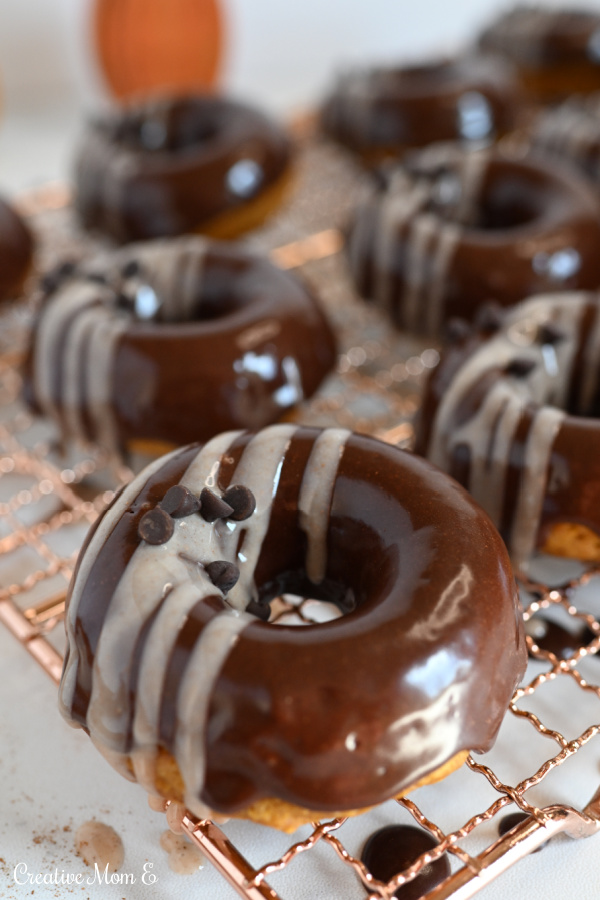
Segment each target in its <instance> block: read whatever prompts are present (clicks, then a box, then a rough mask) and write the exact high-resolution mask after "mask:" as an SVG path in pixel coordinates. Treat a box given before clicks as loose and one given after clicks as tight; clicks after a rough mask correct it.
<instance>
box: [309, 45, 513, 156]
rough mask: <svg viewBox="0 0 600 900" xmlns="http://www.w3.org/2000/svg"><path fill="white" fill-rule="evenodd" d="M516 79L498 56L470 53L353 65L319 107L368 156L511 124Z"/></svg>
mask: <svg viewBox="0 0 600 900" xmlns="http://www.w3.org/2000/svg"><path fill="white" fill-rule="evenodd" d="M518 106H519V104H518V86H517V82H516V78H515V73H514V72H513V70H512V66H511V65H510V64H508V63H505V62H504V61H503V60H501V59H497V58H496V59H495V58H493V57H484V56H470V57H465V58H462V59H454V60H442V61H439V62H432V63H427V64H423V65H420V66H406V67H403V68H395V69H392V68H378V69H367V70H364V71H360V70H359V71H354V72H352V71H350V72H348V73H347V74H344V75H342V76H340V78H339V79H338V83H337V85H336V86H335V88H334V90H333V92H332V94H331V96H330V97H329V98H328V100H327V101H326V103H325V105H324V107H323V111H322V114H321V124H322V128H323V131H324V132H325V133H326V134H327V135H329V136H330V137H332V138H333V139H334V140H336V141H338V142H339V143H341V144H343V145H344V146H346V147H348V149H350V150H352V151H354V152H355V153H357V154H359V155H360V156H361V157H362V158H363V160H364V161H365V162H366V163H369V164H373V163H377V162H380V161H381V160H382V159H384V158H386V157H398V156H399V155H400V154H401V153H403V152H404V151H406V150H408V149H411V148H412V149H414V148H417V147H424V146H425V145H426V144H432V143H434V142H436V141H454V140H457V141H465V142H467V143H469V142H474V141H477V142H481V141H486V142H488V141H491V140H494V139H495V138H497V137H498V136H500V135H502V134H504V133H506V132H507V131H510V130H511V129H512V128H513V127H514V123H515V117H516V113H517V109H518Z"/></svg>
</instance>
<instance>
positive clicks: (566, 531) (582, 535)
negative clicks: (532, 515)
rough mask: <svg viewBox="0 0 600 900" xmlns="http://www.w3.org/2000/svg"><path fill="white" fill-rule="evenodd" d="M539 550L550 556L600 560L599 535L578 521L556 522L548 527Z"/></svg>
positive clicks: (583, 560)
mask: <svg viewBox="0 0 600 900" xmlns="http://www.w3.org/2000/svg"><path fill="white" fill-rule="evenodd" d="M541 550H542V552H543V553H548V554H550V556H563V557H566V558H567V559H579V560H581V561H582V562H600V535H598V534H596V532H595V531H592V529H591V528H588V527H587V526H586V525H581V524H580V523H579V522H557V523H556V524H555V525H553V526H552V527H551V528H550V530H549V532H548V534H547V535H546V538H545V540H544V542H543V544H542V546H541Z"/></svg>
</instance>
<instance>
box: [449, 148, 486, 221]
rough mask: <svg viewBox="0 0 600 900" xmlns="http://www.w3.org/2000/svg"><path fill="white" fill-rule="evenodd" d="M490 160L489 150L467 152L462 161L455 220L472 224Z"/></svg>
mask: <svg viewBox="0 0 600 900" xmlns="http://www.w3.org/2000/svg"><path fill="white" fill-rule="evenodd" d="M489 162H490V152H489V150H472V151H471V152H469V153H465V154H464V156H463V158H462V161H461V163H460V196H459V199H458V203H457V207H456V213H455V216H454V218H455V220H456V221H457V222H459V223H460V224H461V225H472V224H473V220H474V219H475V215H476V211H477V205H478V203H479V199H480V196H481V188H482V186H483V181H484V179H485V176H486V173H487V169H488V166H489Z"/></svg>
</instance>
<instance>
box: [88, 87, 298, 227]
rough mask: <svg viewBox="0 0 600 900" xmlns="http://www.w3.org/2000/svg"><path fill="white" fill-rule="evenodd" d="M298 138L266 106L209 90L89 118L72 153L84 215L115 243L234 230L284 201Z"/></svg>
mask: <svg viewBox="0 0 600 900" xmlns="http://www.w3.org/2000/svg"><path fill="white" fill-rule="evenodd" d="M290 182H291V144H290V141H289V139H288V137H287V135H286V134H285V132H284V131H283V129H282V128H281V127H280V126H278V125H277V124H276V123H275V122H273V121H271V119H269V118H268V116H266V115H265V114H264V113H262V112H259V111H258V110H255V109H253V108H252V107H249V106H246V105H244V104H242V103H237V102H235V101H233V100H227V99H225V98H222V97H215V96H210V95H189V96H181V97H179V96H175V97H168V96H160V97H152V98H147V99H144V100H140V101H138V102H137V103H132V104H130V105H129V106H126V107H124V108H122V109H120V110H118V111H117V112H113V113H110V114H107V115H106V116H104V117H101V118H97V119H95V120H94V121H92V122H90V123H89V125H88V127H87V130H86V132H85V134H84V136H83V139H82V142H81V145H80V147H79V149H78V151H77V155H76V160H75V185H74V198H73V199H74V206H75V210H76V212H77V214H78V216H79V219H80V221H81V223H82V224H83V225H84V227H85V228H87V229H89V230H91V231H98V232H101V233H102V234H104V235H107V236H108V237H110V238H112V239H113V240H114V241H116V242H117V243H125V242H127V241H139V240H147V239H151V238H158V237H173V236H175V235H178V234H183V233H185V232H195V231H199V232H202V233H203V234H207V235H209V236H211V237H215V238H227V239H229V238H233V237H237V236H238V235H239V234H241V233H242V232H244V231H248V230H250V229H251V228H255V227H257V226H258V225H260V224H262V222H263V221H264V220H265V219H266V218H267V217H268V216H269V215H270V214H271V213H272V212H274V211H275V210H276V209H277V208H278V206H279V205H280V204H281V202H282V200H283V198H284V196H285V194H286V193H287V189H288V187H289V185H290Z"/></svg>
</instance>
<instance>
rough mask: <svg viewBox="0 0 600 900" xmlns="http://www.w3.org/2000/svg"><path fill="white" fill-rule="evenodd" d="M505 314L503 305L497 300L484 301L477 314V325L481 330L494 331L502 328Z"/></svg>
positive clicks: (475, 320)
mask: <svg viewBox="0 0 600 900" xmlns="http://www.w3.org/2000/svg"><path fill="white" fill-rule="evenodd" d="M503 319H504V315H503V312H502V307H501V306H500V304H499V303H496V301H495V300H489V301H488V302H487V303H483V304H482V305H481V306H480V307H479V309H478V310H477V313H476V314H475V319H474V322H475V325H476V327H477V328H478V329H479V330H480V331H486V332H491V333H493V332H494V331H499V330H500V328H502V322H503Z"/></svg>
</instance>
